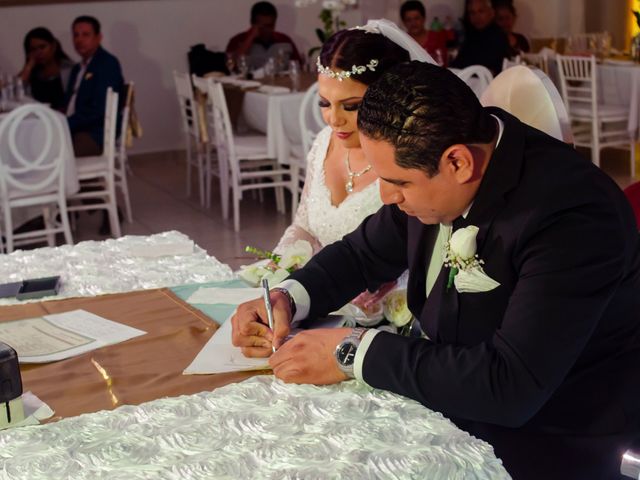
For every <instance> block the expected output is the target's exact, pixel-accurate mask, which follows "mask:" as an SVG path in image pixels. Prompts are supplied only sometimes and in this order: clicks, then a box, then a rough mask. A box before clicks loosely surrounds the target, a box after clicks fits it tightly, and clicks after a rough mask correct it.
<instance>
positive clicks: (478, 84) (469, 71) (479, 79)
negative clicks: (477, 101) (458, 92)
mask: <svg viewBox="0 0 640 480" xmlns="http://www.w3.org/2000/svg"><path fill="white" fill-rule="evenodd" d="M452 71H453V72H454V73H455V74H456V75H458V77H460V78H461V79H462V80H463V81H464V83H466V84H467V85H469V87H471V90H473V93H475V94H476V97H478V98H480V97H481V96H482V93H483V92H484V91H485V89H486V88H487V87H488V86H489V84H490V83H491V80H493V74H492V73H491V71H490V70H489V69H488V68H487V67H483V66H482V65H471V66H470V67H466V68H463V69H461V70H452Z"/></svg>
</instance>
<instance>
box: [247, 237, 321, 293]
mask: <svg viewBox="0 0 640 480" xmlns="http://www.w3.org/2000/svg"><path fill="white" fill-rule="evenodd" d="M245 251H247V252H249V253H253V254H254V255H256V256H257V257H258V258H260V259H262V260H260V261H259V262H256V263H252V264H251V265H246V266H242V267H241V268H240V271H239V272H238V276H239V277H240V278H242V279H243V280H244V281H245V282H247V283H248V284H249V285H251V286H254V287H257V286H259V285H260V282H261V281H262V279H263V278H266V279H267V280H268V281H269V285H277V284H278V283H280V282H282V281H283V280H284V279H285V278H287V277H288V276H289V274H290V273H291V272H293V271H294V270H297V269H298V268H300V267H302V266H303V265H304V264H305V263H307V262H308V261H309V259H310V258H311V256H312V255H313V247H312V246H311V244H310V243H309V242H307V241H306V240H296V242H294V243H293V244H292V245H289V246H288V247H287V248H285V249H284V251H283V252H282V253H281V254H277V253H273V252H269V251H266V250H259V249H257V248H254V247H246V248H245Z"/></svg>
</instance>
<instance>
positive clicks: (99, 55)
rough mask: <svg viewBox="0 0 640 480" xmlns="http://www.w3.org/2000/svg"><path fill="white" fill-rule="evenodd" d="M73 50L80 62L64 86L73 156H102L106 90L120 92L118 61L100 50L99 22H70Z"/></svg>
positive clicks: (81, 19) (83, 18)
mask: <svg viewBox="0 0 640 480" xmlns="http://www.w3.org/2000/svg"><path fill="white" fill-rule="evenodd" d="M72 33H73V46H74V47H75V49H76V51H77V52H78V54H79V55H80V57H81V58H82V61H81V62H80V63H78V64H77V65H75V66H74V67H73V69H72V70H71V75H70V77H69V84H68V85H67V92H66V102H67V110H66V111H67V119H68V122H69V129H70V130H71V135H72V137H73V148H74V150H75V153H76V156H78V157H84V156H90V155H100V154H101V153H102V144H103V138H102V137H103V135H104V132H103V130H104V113H105V101H106V97H107V89H108V88H109V87H111V88H113V90H115V91H116V92H118V93H119V92H120V91H121V90H122V86H123V83H124V80H123V78H122V70H121V68H120V62H118V59H117V58H116V57H114V56H113V55H111V54H110V53H109V52H107V51H106V50H105V49H104V48H102V47H101V46H100V42H101V41H102V34H101V33H100V22H98V20H97V19H95V18H94V17H89V16H81V17H78V18H76V19H75V20H74V21H73V25H72Z"/></svg>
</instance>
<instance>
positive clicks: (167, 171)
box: [74, 151, 640, 268]
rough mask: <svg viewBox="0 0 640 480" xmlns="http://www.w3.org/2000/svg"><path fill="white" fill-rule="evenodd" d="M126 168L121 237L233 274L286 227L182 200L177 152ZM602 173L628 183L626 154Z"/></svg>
mask: <svg viewBox="0 0 640 480" xmlns="http://www.w3.org/2000/svg"><path fill="white" fill-rule="evenodd" d="M586 155H588V151H586ZM130 164H131V169H132V175H131V176H130V177H129V181H130V185H129V187H130V192H131V201H132V204H133V219H134V220H133V223H127V222H126V221H124V222H123V223H122V233H123V235H127V234H133V235H147V234H151V233H157V232H163V231H166V230H179V231H181V232H183V233H185V234H186V235H188V236H189V237H191V238H192V239H193V240H194V241H195V242H196V243H197V244H198V245H200V246H201V247H202V248H204V249H206V250H207V252H208V253H209V254H210V255H213V256H215V257H216V258H217V259H219V260H220V261H222V262H224V263H228V264H229V265H231V267H232V268H237V267H238V266H240V265H242V264H243V263H247V262H249V261H251V260H250V259H249V258H247V257H246V254H245V253H244V252H243V250H244V247H245V246H246V245H252V246H255V247H258V248H263V249H271V248H273V246H274V245H275V244H276V243H277V241H278V239H279V238H280V235H281V234H282V232H283V231H284V229H285V228H286V227H287V225H289V223H290V221H291V212H290V210H288V211H287V214H286V215H283V214H279V213H277V212H276V209H275V201H274V198H273V194H272V193H270V192H269V193H266V194H265V199H264V202H263V203H261V202H259V201H258V200H257V199H255V198H252V195H251V193H249V194H245V198H244V199H243V200H242V201H241V215H240V227H241V231H240V232H239V233H238V234H236V233H235V232H234V230H233V220H232V219H229V220H226V221H225V220H223V219H222V214H221V210H220V203H219V198H220V197H219V191H218V190H217V189H216V188H215V186H214V190H213V193H212V195H213V196H212V200H213V206H212V208H211V209H204V208H202V207H200V204H199V201H198V198H197V197H196V193H197V188H195V184H194V188H193V193H192V195H191V196H190V197H187V196H186V192H185V178H186V177H185V166H184V160H183V153H182V152H167V153H162V154H145V155H138V156H135V157H132V158H131V160H130ZM602 168H603V170H605V171H606V172H607V173H609V174H610V175H611V176H612V177H613V178H614V180H615V181H616V182H617V183H618V184H619V185H620V186H621V187H622V188H624V187H626V186H627V185H629V184H630V183H632V181H633V179H631V178H630V177H629V166H628V153H623V152H620V153H619V154H618V152H614V151H609V152H607V151H605V155H604V158H603V161H602ZM637 170H640V168H639V169H637ZM101 220H102V216H101V214H93V215H89V214H86V213H83V214H81V217H80V218H79V219H78V222H77V230H76V231H75V232H74V241H75V242H80V241H83V240H100V239H103V238H106V237H104V236H101V235H99V234H98V230H99V228H100V223H101ZM243 257H244V258H243Z"/></svg>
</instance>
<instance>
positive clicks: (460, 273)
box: [444, 225, 500, 293]
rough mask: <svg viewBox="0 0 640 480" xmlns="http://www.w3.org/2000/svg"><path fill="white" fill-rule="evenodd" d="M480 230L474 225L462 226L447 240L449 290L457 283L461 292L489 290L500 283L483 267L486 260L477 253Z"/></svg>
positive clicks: (457, 287)
mask: <svg viewBox="0 0 640 480" xmlns="http://www.w3.org/2000/svg"><path fill="white" fill-rule="evenodd" d="M478 230H479V229H478V227H476V226H474V225H469V226H468V227H466V228H460V229H458V230H456V231H455V232H453V235H451V239H450V240H449V241H448V242H447V244H446V247H445V249H446V251H445V259H444V264H445V266H447V267H449V268H450V270H449V281H448V282H447V290H449V288H451V286H452V285H453V284H455V286H456V290H458V292H460V293H467V292H468V293H472V292H488V291H490V290H493V289H494V288H496V287H498V286H499V285H500V283H498V282H496V281H495V280H494V279H492V278H491V277H489V276H488V275H487V274H486V273H484V270H483V269H482V265H483V264H484V260H481V259H479V258H478V255H477V254H476V250H477V248H478V247H477V244H476V236H477V235H478Z"/></svg>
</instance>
